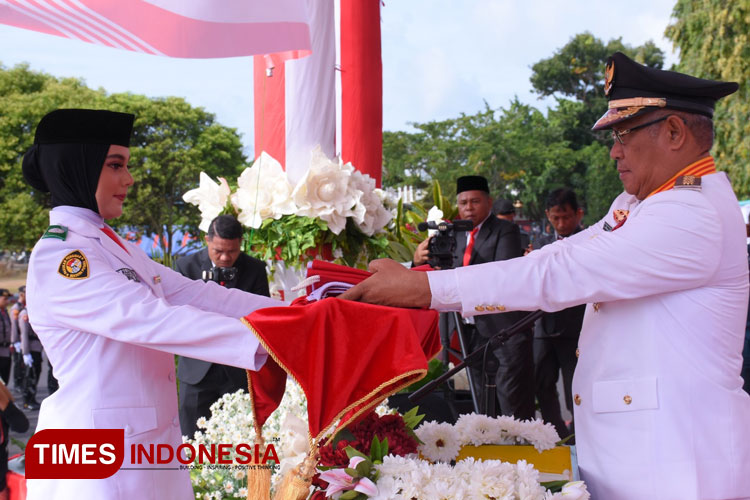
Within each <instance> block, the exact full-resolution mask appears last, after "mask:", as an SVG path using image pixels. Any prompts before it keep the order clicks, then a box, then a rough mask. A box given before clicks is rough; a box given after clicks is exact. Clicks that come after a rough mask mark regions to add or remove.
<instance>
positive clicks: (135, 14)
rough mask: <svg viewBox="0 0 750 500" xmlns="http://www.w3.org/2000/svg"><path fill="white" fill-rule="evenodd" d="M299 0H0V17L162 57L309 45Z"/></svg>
mask: <svg viewBox="0 0 750 500" xmlns="http://www.w3.org/2000/svg"><path fill="white" fill-rule="evenodd" d="M304 3H305V2H304V0H273V1H268V0H242V1H227V0H117V1H112V0H0V23H2V24H8V25H11V26H16V27H19V28H24V29H29V30H33V31H39V32H42V33H48V34H51V35H57V36H61V37H65V38H72V39H76V40H81V41H84V42H88V43H94V44H97V45H104V46H107V47H114V48H118V49H124V50H131V51H134V52H143V53H146V54H154V55H161V56H169V57H187V58H213V57H236V56H247V55H254V54H270V53H275V52H283V51H289V50H303V51H309V50H310V30H309V27H308V20H307V11H306V9H305V7H304Z"/></svg>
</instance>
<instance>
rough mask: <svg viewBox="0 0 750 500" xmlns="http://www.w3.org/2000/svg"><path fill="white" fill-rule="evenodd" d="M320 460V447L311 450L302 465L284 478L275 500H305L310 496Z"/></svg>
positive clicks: (274, 497)
mask: <svg viewBox="0 0 750 500" xmlns="http://www.w3.org/2000/svg"><path fill="white" fill-rule="evenodd" d="M319 459H320V454H319V453H318V447H317V446H315V447H314V448H311V449H310V451H309V452H308V454H307V456H306V457H305V459H304V460H303V461H302V463H301V464H299V465H298V466H297V467H295V468H294V469H292V470H290V471H289V472H288V473H287V474H286V475H285V476H284V478H283V479H282V480H281V484H280V485H279V489H278V490H276V494H275V495H274V496H273V500H305V498H307V497H308V495H309V494H310V486H312V478H313V476H314V475H315V468H316V467H317V466H318V460H319Z"/></svg>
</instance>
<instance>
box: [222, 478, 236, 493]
mask: <svg viewBox="0 0 750 500" xmlns="http://www.w3.org/2000/svg"><path fill="white" fill-rule="evenodd" d="M224 491H226V492H227V493H234V485H233V484H232V482H231V481H224Z"/></svg>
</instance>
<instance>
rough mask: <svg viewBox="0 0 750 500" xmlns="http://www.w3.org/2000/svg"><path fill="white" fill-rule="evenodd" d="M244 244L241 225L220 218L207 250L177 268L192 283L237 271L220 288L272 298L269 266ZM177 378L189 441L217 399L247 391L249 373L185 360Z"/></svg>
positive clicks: (182, 426)
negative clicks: (218, 270)
mask: <svg viewBox="0 0 750 500" xmlns="http://www.w3.org/2000/svg"><path fill="white" fill-rule="evenodd" d="M241 243H242V226H241V225H240V223H239V222H238V221H237V219H235V218H234V217H232V216H231V215H220V216H218V217H216V218H215V219H214V220H213V221H211V225H210V226H209V227H208V234H207V235H206V248H204V249H203V250H201V251H200V252H197V253H194V254H192V255H189V256H187V257H183V258H181V259H179V260H178V261H177V264H176V265H175V268H176V269H177V271H178V272H180V273H181V274H182V275H183V276H187V277H188V278H192V279H203V272H204V271H209V270H212V269H214V268H235V269H236V275H235V276H234V277H233V278H232V279H230V280H229V281H219V284H220V285H223V286H225V287H227V288H238V289H240V290H244V291H246V292H251V293H254V294H257V295H265V296H269V292H268V278H267V276H266V266H265V264H264V263H263V262H262V261H260V260H258V259H255V258H253V257H250V256H249V255H247V254H245V253H243V252H242V251H241V250H240V244H241ZM238 314H239V312H238ZM177 378H179V380H180V429H181V431H182V434H183V435H184V436H188V437H189V438H192V437H193V435H194V434H195V431H196V430H197V426H196V422H197V421H198V419H199V418H200V417H206V418H208V417H210V415H211V410H210V407H211V405H212V404H213V403H214V402H215V401H216V400H217V399H219V398H220V397H221V396H223V395H224V394H225V393H228V392H230V393H231V392H236V391H238V390H239V389H245V390H247V375H246V373H245V370H243V369H241V368H235V367H233V366H226V365H220V364H218V363H209V362H208V361H203V360H200V359H192V358H186V357H182V356H181V357H180V360H179V363H178V365H177Z"/></svg>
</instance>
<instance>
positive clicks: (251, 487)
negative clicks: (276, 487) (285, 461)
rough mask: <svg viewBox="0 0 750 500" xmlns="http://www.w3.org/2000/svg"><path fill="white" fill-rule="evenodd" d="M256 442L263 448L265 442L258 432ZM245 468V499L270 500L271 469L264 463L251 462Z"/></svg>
mask: <svg viewBox="0 0 750 500" xmlns="http://www.w3.org/2000/svg"><path fill="white" fill-rule="evenodd" d="M257 436H258V444H259V445H260V448H261V449H263V448H264V445H265V443H264V442H263V437H262V435H261V434H260V433H258V434H257ZM251 467H252V468H251V469H248V470H247V500H271V469H270V468H268V467H266V466H265V465H260V464H253V465H251Z"/></svg>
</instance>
